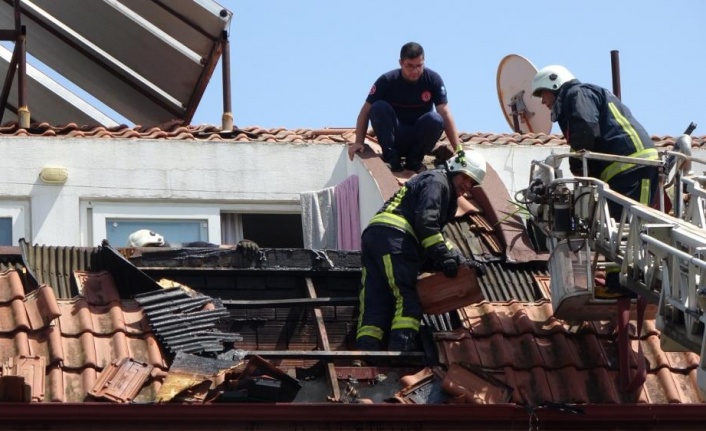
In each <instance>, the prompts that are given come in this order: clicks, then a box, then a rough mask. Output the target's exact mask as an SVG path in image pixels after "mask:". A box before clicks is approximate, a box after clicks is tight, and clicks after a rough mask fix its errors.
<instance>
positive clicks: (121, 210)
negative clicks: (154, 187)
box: [81, 201, 221, 247]
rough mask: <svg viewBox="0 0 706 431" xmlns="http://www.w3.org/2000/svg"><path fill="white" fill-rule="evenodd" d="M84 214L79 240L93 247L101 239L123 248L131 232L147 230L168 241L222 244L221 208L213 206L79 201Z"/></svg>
mask: <svg viewBox="0 0 706 431" xmlns="http://www.w3.org/2000/svg"><path fill="white" fill-rule="evenodd" d="M81 206H82V211H81V212H82V214H87V215H88V216H87V217H86V222H85V226H83V225H82V232H86V237H85V238H82V243H84V245H88V246H96V245H98V244H100V242H101V241H102V240H103V239H107V240H108V243H109V244H110V245H112V246H113V247H125V246H126V245H127V241H128V237H129V236H130V234H131V233H132V232H134V231H136V230H139V229H150V230H153V231H155V232H157V233H159V234H160V235H162V236H163V237H164V239H165V241H167V242H168V243H172V244H174V243H182V242H191V241H205V242H211V243H214V244H220V243H221V223H220V210H219V208H218V206H215V205H193V204H186V203H185V204H168V205H165V204H160V203H136V202H124V203H118V202H88V201H86V202H82V203H81Z"/></svg>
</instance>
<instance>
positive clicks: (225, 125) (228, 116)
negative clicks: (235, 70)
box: [221, 31, 233, 132]
mask: <svg viewBox="0 0 706 431" xmlns="http://www.w3.org/2000/svg"><path fill="white" fill-rule="evenodd" d="M222 43H223V55H222V56H221V66H222V68H223V118H222V121H221V123H222V124H221V125H222V127H221V128H222V131H223V132H232V131H233V113H232V112H231V103H230V42H229V41H228V32H227V31H224V32H223V42H222Z"/></svg>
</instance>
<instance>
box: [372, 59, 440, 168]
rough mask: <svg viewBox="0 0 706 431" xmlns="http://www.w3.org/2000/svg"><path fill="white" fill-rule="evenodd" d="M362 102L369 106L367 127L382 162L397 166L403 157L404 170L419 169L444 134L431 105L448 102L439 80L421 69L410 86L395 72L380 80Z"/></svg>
mask: <svg viewBox="0 0 706 431" xmlns="http://www.w3.org/2000/svg"><path fill="white" fill-rule="evenodd" d="M366 102H368V103H370V104H372V108H371V111H370V123H371V125H372V127H373V130H374V131H375V134H376V135H377V137H378V141H379V143H380V146H381V147H382V150H383V160H385V161H386V162H388V163H390V164H391V165H393V166H394V165H399V164H400V158H401V157H406V164H407V168H408V169H413V170H416V169H415V168H419V167H421V163H422V159H423V158H424V155H425V154H429V153H431V151H432V150H433V149H434V146H435V145H436V142H437V141H438V140H439V138H440V137H441V133H442V132H443V130H444V122H443V119H442V118H441V116H440V115H439V114H438V113H437V112H435V111H434V106H435V105H443V104H446V103H447V102H448V100H447V96H446V87H445V86H444V81H443V80H442V79H441V76H440V75H439V74H438V73H436V72H434V71H433V70H431V69H427V68H425V69H424V71H423V72H422V76H420V78H419V79H418V80H417V81H415V82H410V81H407V80H406V79H404V78H403V77H402V71H401V70H400V69H395V70H392V71H390V72H387V73H385V74H383V75H382V76H380V77H379V78H378V79H377V81H375V84H374V85H373V87H372V88H371V89H370V93H369V94H368V97H367V99H366Z"/></svg>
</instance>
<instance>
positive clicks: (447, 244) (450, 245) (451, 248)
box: [446, 240, 454, 250]
mask: <svg viewBox="0 0 706 431" xmlns="http://www.w3.org/2000/svg"><path fill="white" fill-rule="evenodd" d="M446 248H448V249H449V250H453V249H454V245H453V243H452V242H451V241H449V240H446Z"/></svg>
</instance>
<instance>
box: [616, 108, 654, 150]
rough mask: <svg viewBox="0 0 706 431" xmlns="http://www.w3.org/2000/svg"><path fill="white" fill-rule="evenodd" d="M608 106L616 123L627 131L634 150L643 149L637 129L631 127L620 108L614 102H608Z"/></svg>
mask: <svg viewBox="0 0 706 431" xmlns="http://www.w3.org/2000/svg"><path fill="white" fill-rule="evenodd" d="M608 108H609V109H610V112H612V113H613V117H615V120H616V121H617V122H618V124H620V126H621V127H622V128H623V130H624V131H625V133H627V134H628V136H629V137H630V140H631V141H632V144H633V145H634V146H635V152H640V151H642V150H644V149H645V146H644V145H643V144H642V140H641V139H640V135H638V134H637V130H635V128H634V127H632V124H630V121H628V119H627V118H625V116H624V115H623V114H621V113H620V110H618V107H617V106H615V103H613V102H610V103H608Z"/></svg>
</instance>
